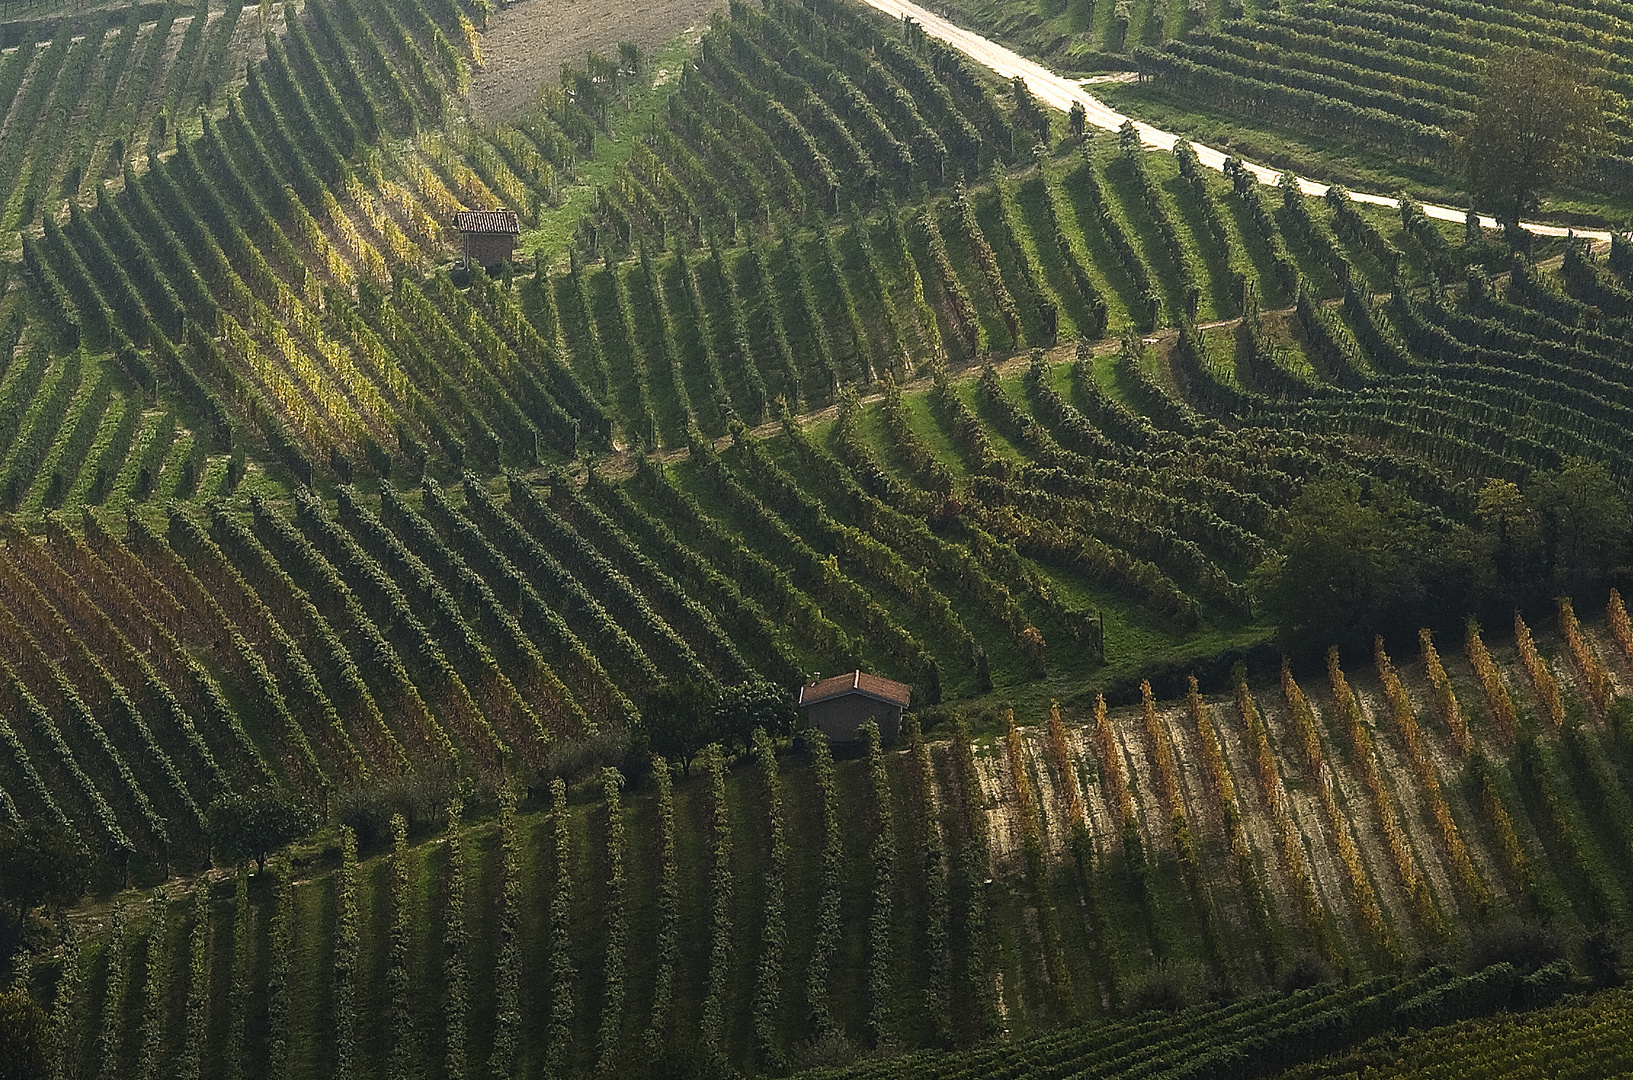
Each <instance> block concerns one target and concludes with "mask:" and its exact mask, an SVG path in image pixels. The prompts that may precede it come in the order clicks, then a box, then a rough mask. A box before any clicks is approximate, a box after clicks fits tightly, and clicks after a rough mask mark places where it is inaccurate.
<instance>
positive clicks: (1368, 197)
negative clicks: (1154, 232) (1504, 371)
mask: <svg viewBox="0 0 1633 1080" xmlns="http://www.w3.org/2000/svg"><path fill="white" fill-rule="evenodd" d="M867 3H868V5H869V6H870V7H874V8H877V9H878V10H880V11H882V12H884V13H885V14H887V15H889V16H891V17H892V18H895V19H901V18H902V17H904V16H905V17H908V18H911V19H913V20H914V21H915V22H917V23H918V24H919V25H920V26H922V27H924V31H925V33H927V34H929V35H930V36H931V37H934V38H937V39H939V40H941V41H945V42H946V43H947V44H949V45H951V46H953V47H954V48H956V49H958V50H959V51H960V52H962V53H964V55H966V56H968V57H970V58H971V59H972V60H975V61H976V62H978V63H980V64H984V65H985V66H987V67H989V68H991V69H992V70H993V71H996V72H997V73H998V74H999V75H1002V76H1003V77H1004V78H1006V79H1013V78H1014V77H1015V76H1017V75H1019V76H1020V77H1021V78H1022V79H1024V80H1025V81H1026V85H1027V88H1028V89H1030V90H1031V91H1032V93H1033V94H1034V95H1035V96H1037V97H1038V98H1040V99H1041V100H1043V101H1046V102H1048V103H1049V104H1050V105H1053V106H1054V107H1055V108H1057V109H1060V110H1062V111H1069V110H1070V109H1071V107H1072V103H1073V102H1074V101H1075V102H1081V103H1082V105H1083V108H1084V109H1085V110H1087V112H1088V120H1089V123H1090V124H1092V125H1094V126H1095V127H1099V128H1105V129H1106V130H1107V131H1116V130H1117V129H1119V128H1121V127H1122V126H1123V122H1124V121H1126V120H1129V119H1131V118H1130V117H1127V116H1124V115H1123V114H1122V113H1120V112H1118V111H1116V110H1115V109H1113V108H1111V107H1110V106H1108V105H1107V104H1106V103H1105V102H1103V101H1100V100H1099V99H1097V98H1094V97H1091V96H1090V95H1089V94H1087V93H1085V92H1084V90H1083V88H1082V86H1080V85H1079V84H1078V83H1075V82H1073V81H1072V80H1070V79H1067V78H1064V77H1062V76H1060V75H1056V74H1055V73H1054V72H1052V71H1050V70H1049V69H1048V68H1046V67H1044V66H1043V65H1042V64H1039V63H1036V62H1035V61H1032V60H1028V59H1026V58H1025V57H1024V56H1021V55H1019V54H1017V53H1014V52H1011V51H1010V50H1009V49H1006V48H1004V47H1003V46H1002V45H999V44H997V43H996V42H994V41H990V40H988V39H987V38H984V37H982V36H981V35H980V34H977V33H975V32H974V31H973V30H966V29H964V28H963V27H961V26H958V25H956V24H954V23H951V22H948V21H947V20H946V19H944V18H942V17H941V16H940V15H937V14H936V13H935V12H933V11H927V10H926V9H924V8H922V7H919V6H918V5H917V4H914V3H910V2H909V0H867ZM1134 127H1135V129H1136V130H1137V131H1139V133H1140V138H1141V140H1143V141H1144V143H1145V145H1147V146H1149V147H1152V148H1154V149H1157V150H1172V149H1173V148H1174V143H1175V142H1177V141H1178V139H1179V136H1177V135H1175V134H1173V133H1172V132H1167V131H1162V130H1159V129H1158V128H1154V127H1152V126H1151V125H1150V124H1147V123H1143V122H1141V121H1139V120H1135V121H1134ZM1191 145H1192V147H1193V148H1194V149H1195V150H1196V156H1197V158H1198V159H1199V160H1200V161H1201V162H1202V164H1204V165H1206V166H1207V167H1208V168H1210V169H1214V170H1217V171H1220V172H1223V171H1224V168H1225V157H1226V155H1225V154H1224V153H1222V152H1221V151H1218V150H1215V149H1214V148H1213V147H1211V146H1205V145H1203V144H1202V143H1192V144H1191ZM1245 164H1246V165H1247V167H1248V168H1249V169H1250V170H1252V172H1253V173H1254V174H1255V175H1256V176H1258V178H1259V179H1260V180H1262V181H1264V182H1265V183H1268V184H1274V183H1275V182H1276V181H1277V180H1278V179H1279V178H1280V176H1281V174H1280V173H1279V172H1277V171H1276V170H1275V169H1271V168H1267V167H1266V166H1264V165H1258V164H1255V163H1253V162H1246V163H1245ZM1298 184H1299V189H1300V190H1302V191H1303V192H1304V193H1305V194H1306V195H1317V196H1320V195H1325V194H1326V193H1327V185H1326V184H1323V183H1320V182H1319V181H1315V180H1310V179H1306V178H1305V177H1302V176H1301V177H1299V181H1298ZM1350 198H1351V199H1354V200H1355V201H1356V202H1359V203H1372V204H1374V205H1377V206H1388V207H1395V206H1398V205H1399V200H1398V199H1396V198H1394V197H1393V196H1389V195H1374V194H1371V193H1368V192H1364V191H1352V192H1350ZM1423 213H1424V214H1425V215H1426V216H1428V217H1431V218H1437V219H1439V220H1441V221H1462V220H1463V219H1464V217H1465V216H1466V215H1467V211H1466V210H1459V209H1457V208H1455V207H1451V206H1435V205H1432V204H1430V203H1424V204H1423ZM1480 224H1481V225H1483V226H1485V227H1486V228H1488V229H1495V228H1496V227H1497V222H1496V220H1495V219H1494V218H1490V217H1482V218H1481V219H1480ZM1520 227H1521V228H1523V229H1525V230H1526V231H1527V232H1532V233H1535V234H1537V235H1538V236H1565V235H1567V234H1571V233H1574V234H1575V235H1576V236H1580V237H1584V238H1586V239H1588V240H1591V241H1593V242H1594V243H1596V244H1608V243H1610V234H1609V233H1608V232H1601V231H1598V230H1595V229H1574V230H1572V229H1567V228H1565V227H1563V226H1559V225H1543V224H1540V223H1536V222H1529V221H1526V222H1521V223H1520Z"/></svg>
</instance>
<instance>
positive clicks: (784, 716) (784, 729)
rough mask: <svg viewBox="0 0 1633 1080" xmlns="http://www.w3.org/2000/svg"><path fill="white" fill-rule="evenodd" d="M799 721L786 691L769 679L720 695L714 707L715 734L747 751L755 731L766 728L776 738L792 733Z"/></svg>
mask: <svg viewBox="0 0 1633 1080" xmlns="http://www.w3.org/2000/svg"><path fill="white" fill-rule="evenodd" d="M798 720H799V710H798V709H797V708H796V706H795V705H794V696H793V695H792V694H790V693H789V692H788V690H787V689H785V688H783V687H781V686H778V685H777V684H776V683H774V682H771V681H769V680H767V679H750V680H748V681H747V682H743V683H739V684H738V685H736V686H731V687H727V688H726V690H725V691H724V692H722V693H721V695H720V700H719V701H718V702H716V704H715V707H714V726H715V731H714V734H715V736H716V738H718V739H720V740H721V741H723V742H727V743H731V744H734V745H736V746H739V747H742V748H743V749H744V750H747V749H748V747H749V745H750V744H751V743H752V742H753V740H754V729H755V728H764V729H765V733H766V734H767V735H770V736H771V737H772V738H773V739H775V738H777V737H778V736H781V735H787V734H789V733H790V732H792V731H793V730H794V724H795V723H796V722H797V721H798Z"/></svg>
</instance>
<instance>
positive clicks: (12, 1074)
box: [0, 989, 52, 1080]
mask: <svg viewBox="0 0 1633 1080" xmlns="http://www.w3.org/2000/svg"><path fill="white" fill-rule="evenodd" d="M51 1057H52V1054H51V1022H50V1020H49V1019H47V1017H46V1015H45V1011H44V1010H43V1009H41V1008H40V1006H39V1005H38V1004H36V1003H35V1001H34V999H33V998H31V997H29V996H28V992H27V991H25V990H21V989H18V990H10V991H7V992H5V993H0V1080H45V1078H46V1077H47V1076H49V1075H51Z"/></svg>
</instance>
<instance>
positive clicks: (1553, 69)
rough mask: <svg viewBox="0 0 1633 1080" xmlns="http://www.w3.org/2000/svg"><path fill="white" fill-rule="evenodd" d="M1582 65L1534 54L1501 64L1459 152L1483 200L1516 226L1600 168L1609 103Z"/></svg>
mask: <svg viewBox="0 0 1633 1080" xmlns="http://www.w3.org/2000/svg"><path fill="white" fill-rule="evenodd" d="M1575 72H1576V65H1574V64H1572V63H1570V62H1569V61H1567V60H1565V59H1564V58H1562V57H1559V56H1556V55H1553V54H1551V53H1546V52H1539V51H1537V50H1534V49H1514V50H1511V51H1509V52H1506V53H1503V54H1501V55H1499V56H1495V57H1493V58H1492V59H1491V60H1490V61H1489V62H1488V65H1487V74H1486V80H1485V86H1484V88H1483V90H1482V92H1481V95H1480V102H1479V104H1478V105H1476V106H1475V109H1474V113H1473V115H1472V116H1471V117H1470V118H1469V122H1468V125H1467V126H1466V127H1465V128H1464V130H1463V134H1462V139H1461V140H1460V143H1459V148H1460V150H1461V152H1462V157H1463V162H1464V164H1465V166H1466V167H1467V169H1468V176H1469V187H1470V190H1471V191H1472V192H1473V194H1474V197H1475V198H1476V199H1477V200H1480V201H1482V202H1484V203H1485V204H1486V205H1489V206H1492V207H1495V208H1496V210H1497V212H1498V213H1499V214H1501V215H1504V216H1506V217H1507V218H1508V219H1509V220H1513V221H1518V220H1519V218H1520V215H1522V214H1524V213H1525V212H1526V211H1528V210H1531V209H1534V208H1535V207H1536V205H1537V201H1538V199H1539V198H1540V197H1541V195H1542V194H1543V193H1544V192H1546V191H1548V190H1549V189H1550V188H1552V187H1553V186H1554V185H1556V184H1558V183H1561V182H1565V181H1569V180H1570V179H1571V177H1572V175H1574V174H1575V173H1576V172H1577V171H1578V170H1579V169H1581V168H1582V167H1583V166H1584V165H1586V164H1588V163H1590V162H1592V161H1593V160H1594V158H1595V157H1596V156H1597V155H1598V153H1599V151H1600V148H1601V147H1602V146H1603V145H1604V142H1605V118H1604V96H1603V95H1602V94H1601V93H1600V92H1599V90H1598V89H1596V88H1595V87H1592V86H1590V85H1588V84H1587V83H1584V82H1582V81H1581V80H1580V79H1578V78H1577V76H1576V74H1575Z"/></svg>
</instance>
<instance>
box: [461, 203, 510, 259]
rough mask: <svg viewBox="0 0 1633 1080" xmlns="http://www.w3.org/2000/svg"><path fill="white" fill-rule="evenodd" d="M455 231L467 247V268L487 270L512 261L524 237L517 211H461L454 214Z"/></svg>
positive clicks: (465, 248) (465, 255)
mask: <svg viewBox="0 0 1633 1080" xmlns="http://www.w3.org/2000/svg"><path fill="white" fill-rule="evenodd" d="M454 228H455V229H458V230H459V235H460V237H461V239H462V241H463V244H464V246H463V249H462V252H463V256H464V260H465V265H466V266H471V265H476V266H481V267H484V268H487V269H492V268H493V267H495V266H498V265H499V264H501V263H507V262H509V261H510V258H511V256H512V255H513V254H515V252H516V241H517V240H518V239H519V238H520V237H521V235H522V226H521V223H520V222H519V221H518V220H517V219H516V211H514V210H461V211H459V212H458V213H457V214H455V215H454Z"/></svg>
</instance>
